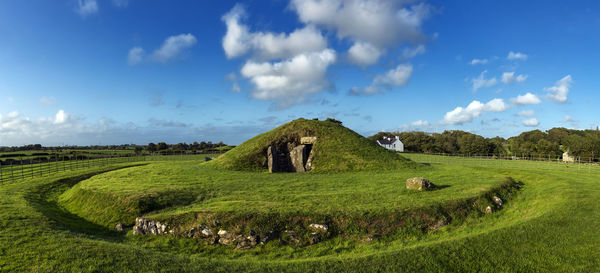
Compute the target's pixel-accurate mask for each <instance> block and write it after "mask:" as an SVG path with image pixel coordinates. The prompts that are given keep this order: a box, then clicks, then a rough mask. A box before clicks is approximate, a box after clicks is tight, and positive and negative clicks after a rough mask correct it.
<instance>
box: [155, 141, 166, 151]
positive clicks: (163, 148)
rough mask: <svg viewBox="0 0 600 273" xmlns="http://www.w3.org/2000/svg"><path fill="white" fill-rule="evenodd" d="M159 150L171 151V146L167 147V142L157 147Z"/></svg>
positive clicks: (160, 143)
mask: <svg viewBox="0 0 600 273" xmlns="http://www.w3.org/2000/svg"><path fill="white" fill-rule="evenodd" d="M157 149H158V150H159V151H164V150H167V149H169V145H167V143H165V142H159V143H158V145H157Z"/></svg>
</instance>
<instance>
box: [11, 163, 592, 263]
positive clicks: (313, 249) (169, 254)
mask: <svg viewBox="0 0 600 273" xmlns="http://www.w3.org/2000/svg"><path fill="white" fill-rule="evenodd" d="M124 166H126V165H123V166H112V167H105V168H102V169H100V168H97V169H94V170H82V171H77V172H68V173H63V174H61V175H60V176H54V177H50V178H48V177H45V178H43V179H32V180H31V179H30V180H26V181H20V182H17V183H8V184H4V185H1V186H0V271H11V272H12V271H24V272H32V271H37V272H73V271H77V272H114V271H119V272H139V271H151V272H154V271H162V272H181V271H194V272H198V271H200V272H204V271H207V272H208V271H210V272H231V271H257V272H265V271H273V272H307V271H321V272H323V271H328V272H364V271H409V272H415V271H449V272H491V271H494V272H497V271H520V272H523V271H538V272H540V271H541V272H595V271H598V270H600V264H599V262H598V261H599V260H600V259H599V258H600V235H599V233H598V232H597V229H596V224H597V223H598V222H599V221H600V214H598V213H597V211H598V209H600V203H599V202H597V200H598V198H599V197H600V183H598V181H599V180H600V179H599V178H600V177H598V176H596V175H585V174H578V175H574V174H569V173H561V172H553V171H535V170H533V171H532V170H528V171H526V172H523V171H519V170H515V169H487V168H486V169H484V168H481V167H475V168H465V172H468V171H467V170H471V172H472V173H475V174H476V173H478V172H483V173H487V172H488V171H491V172H492V173H493V176H498V177H507V176H510V177H513V178H515V179H516V180H519V181H522V182H523V183H524V184H523V185H524V186H523V188H522V190H521V191H520V192H519V193H518V194H517V195H514V198H513V199H512V200H510V202H508V203H507V204H506V205H505V207H504V209H503V210H501V211H499V212H497V213H494V214H491V215H486V216H484V217H475V218H468V219H466V220H465V221H464V222H462V223H460V224H459V225H450V226H447V227H445V228H442V229H440V230H436V231H434V232H431V233H429V234H427V236H421V237H412V238H411V237H398V238H394V237H391V238H390V239H389V240H375V241H373V242H370V243H364V242H357V241H351V240H345V239H343V238H338V239H333V240H329V241H325V242H323V243H319V244H315V245H312V246H308V247H300V246H297V247H296V246H286V247H279V246H274V245H266V246H265V247H263V248H260V249H256V250H252V251H236V250H233V249H229V248H226V247H214V248H206V247H203V246H202V245H200V244H198V243H197V242H195V241H194V240H193V239H174V238H168V237H164V238H158V237H152V236H130V235H126V234H123V233H117V232H114V231H111V229H109V228H107V227H105V226H104V225H99V224H97V223H94V222H92V221H88V220H86V219H84V218H82V217H79V216H77V215H74V214H71V213H70V212H68V211H66V210H64V209H61V207H60V206H59V205H58V204H57V199H58V196H59V195H61V194H63V192H65V191H67V190H69V188H70V187H71V186H73V185H74V184H75V183H77V181H79V180H81V179H84V178H87V177H89V176H90V175H93V174H97V173H101V172H102V171H106V170H109V169H113V168H120V167H124ZM138 168H144V167H136V168H130V169H122V170H117V171H116V172H129V171H134V170H136V169H138ZM449 170H450V171H451V170H452V169H449ZM103 175H108V173H106V174H102V175H100V176H103ZM382 175H383V174H382ZM97 177H99V176H97ZM97 177H94V178H93V179H95V178H97ZM93 179H92V180H93ZM88 181H91V180H88ZM434 181H435V180H434ZM163 186H164V185H163ZM453 187H454V186H451V187H448V188H445V189H443V190H450V189H452V188H453ZM457 187H458V186H457ZM158 188H160V186H157V187H156V189H158ZM431 193H432V194H436V193H439V192H435V191H434V192H431ZM376 199H377V198H372V200H376ZM438 201H439V200H438Z"/></svg>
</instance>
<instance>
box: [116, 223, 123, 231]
mask: <svg viewBox="0 0 600 273" xmlns="http://www.w3.org/2000/svg"><path fill="white" fill-rule="evenodd" d="M115 230H116V231H123V224H121V223H118V224H117V225H116V226H115Z"/></svg>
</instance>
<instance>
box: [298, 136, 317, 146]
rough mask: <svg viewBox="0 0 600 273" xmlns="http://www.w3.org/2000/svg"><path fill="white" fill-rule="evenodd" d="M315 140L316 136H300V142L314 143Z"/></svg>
mask: <svg viewBox="0 0 600 273" xmlns="http://www.w3.org/2000/svg"><path fill="white" fill-rule="evenodd" d="M315 142H317V137H316V136H309V137H301V138H300V144H315Z"/></svg>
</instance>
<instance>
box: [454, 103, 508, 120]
mask: <svg viewBox="0 0 600 273" xmlns="http://www.w3.org/2000/svg"><path fill="white" fill-rule="evenodd" d="M507 108H508V106H507V105H506V103H505V102H504V100H502V99H493V100H490V101H489V102H488V103H486V104H483V103H481V102H480V101H476V100H474V101H472V102H471V103H470V104H469V105H468V106H467V107H466V108H463V107H456V108H455V109H454V110H452V111H450V112H448V113H446V115H445V116H444V121H443V122H444V123H446V124H463V123H467V122H471V121H473V119H474V118H477V117H479V116H481V115H482V114H483V113H485V112H503V111H506V109H507Z"/></svg>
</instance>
